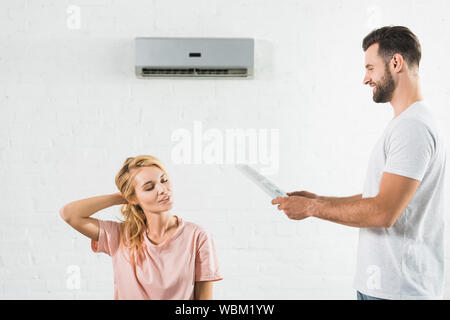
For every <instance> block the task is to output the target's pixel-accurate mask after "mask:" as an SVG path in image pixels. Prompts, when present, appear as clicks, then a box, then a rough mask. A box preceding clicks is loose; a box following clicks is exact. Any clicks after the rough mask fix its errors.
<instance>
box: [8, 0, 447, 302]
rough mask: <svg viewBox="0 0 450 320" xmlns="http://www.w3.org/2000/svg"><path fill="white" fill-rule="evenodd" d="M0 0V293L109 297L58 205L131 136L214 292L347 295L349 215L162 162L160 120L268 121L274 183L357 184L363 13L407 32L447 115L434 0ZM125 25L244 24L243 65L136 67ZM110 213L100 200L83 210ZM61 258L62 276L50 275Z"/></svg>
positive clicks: (224, 169) (369, 126) (210, 32)
mask: <svg viewBox="0 0 450 320" xmlns="http://www.w3.org/2000/svg"><path fill="white" fill-rule="evenodd" d="M71 5H75V6H78V7H79V8H80V10H81V11H80V17H81V20H80V28H79V29H71V28H70V24H69V23H68V18H69V14H68V13H67V9H68V7H69V6H71ZM0 6H1V9H0V161H1V164H2V165H1V167H0V181H1V184H0V185H1V187H0V191H1V192H0V195H1V196H0V197H1V199H2V201H1V206H0V208H1V209H0V298H1V299H16V298H19V299H32V298H37V299H50V298H52V299H72V298H75V299H101V298H106V299H111V298H112V297H113V278H112V276H113V274H112V266H111V261H110V257H108V256H106V255H104V254H94V253H92V252H91V250H90V241H89V239H87V238H86V237H84V236H83V235H81V234H79V233H77V232H76V231H75V230H73V229H71V228H70V227H69V226H68V225H67V224H65V222H63V221H62V219H61V218H60V217H59V213H58V210H59V208H60V207H61V206H62V205H63V204H65V203H67V202H70V201H73V200H76V199H80V198H84V197H89V196H94V195H100V194H106V193H112V192H116V189H115V185H114V176H115V174H116V172H117V170H118V169H119V167H120V165H121V164H122V162H123V161H124V159H125V158H126V157H128V156H135V155H138V154H153V155H156V156H158V157H160V158H161V159H162V160H163V161H164V162H165V163H166V165H167V167H168V169H169V173H170V174H171V176H172V177H173V179H174V188H175V208H174V213H176V214H178V215H180V216H182V217H184V218H185V219H186V220H191V221H193V222H196V223H198V224H200V225H203V226H204V227H205V228H207V229H208V230H209V231H210V232H211V233H212V234H213V235H214V239H215V243H216V246H217V252H218V256H219V260H220V262H221V267H222V271H223V274H224V277H225V280H224V281H221V282H218V283H216V285H215V294H214V295H215V297H216V298H221V299H233V298H237V299H246V298H250V299H251V298H254V299H260V298H261V299H283V298H285V299H314V298H321V299H333V298H338V299H354V298H355V292H354V290H353V289H352V287H351V284H352V280H353V273H354V270H355V259H356V258H355V253H356V245H357V235H358V232H357V229H353V228H349V227H344V226H340V225H336V224H332V223H327V222H324V221H319V220H313V219H310V220H305V221H289V220H288V219H287V218H285V217H284V216H283V215H282V214H281V213H280V212H278V211H277V210H276V209H275V207H272V206H271V205H270V199H269V198H268V197H267V196H266V195H265V194H263V193H262V192H261V191H260V190H258V189H256V188H254V187H253V186H252V184H251V182H249V181H247V180H245V179H244V178H243V177H242V176H241V175H240V174H239V173H237V172H236V171H234V169H233V168H231V167H229V166H226V165H206V164H199V165H187V164H186V165H176V164H174V163H173V162H172V159H171V150H172V147H173V146H174V143H173V142H172V141H171V134H172V133H173V132H174V130H176V129H179V128H185V129H187V130H190V131H191V132H192V130H193V124H194V121H201V123H202V125H203V129H204V130H207V129H218V130H220V131H221V132H225V130H226V129H236V128H240V129H254V130H258V129H272V128H273V129H278V130H279V135H280V145H279V149H278V152H279V170H278V172H277V174H275V175H272V176H271V177H272V178H273V179H274V180H276V181H277V182H278V183H279V184H280V185H281V186H283V187H284V188H285V189H286V190H298V189H306V190H310V191H312V192H316V193H318V194H321V195H329V196H346V195H353V194H357V193H360V192H362V185H363V179H364V175H365V169H366V165H367V160H368V157H369V152H370V150H371V148H372V145H373V144H374V143H375V141H376V139H377V137H378V135H379V134H380V133H381V132H382V130H383V128H384V126H385V124H386V122H387V121H388V120H389V119H390V117H391V116H392V109H391V107H390V106H389V105H376V104H374V103H373V102H372V99H371V94H370V92H369V90H368V89H366V88H364V86H363V85H362V79H363V73H364V67H363V63H364V55H363V52H362V49H361V41H362V38H363V37H364V36H365V35H366V34H367V33H368V32H369V31H370V29H371V27H374V26H375V25H377V24H382V25H387V24H404V25H407V26H409V27H410V28H411V29H412V30H413V31H414V32H415V33H416V34H417V35H418V36H419V39H420V40H421V42H422V46H423V60H422V66H421V74H422V84H423V90H424V93H425V96H426V98H427V99H428V100H429V102H430V103H431V104H432V106H433V109H434V110H433V111H434V112H435V114H436V117H437V118H438V120H439V121H440V122H441V123H442V124H443V125H446V124H447V123H448V121H449V120H450V111H449V104H448V101H449V100H450V91H449V89H448V81H447V75H448V74H449V72H450V70H449V66H448V64H446V63H444V62H445V61H446V60H447V59H448V58H447V56H448V51H449V49H450V40H449V38H448V37H445V36H443V37H442V38H439V37H436V30H450V21H449V18H448V16H447V14H446V13H447V12H448V11H449V9H450V3H449V2H448V1H447V0H440V1H437V0H436V1H402V3H401V4H400V3H392V2H390V1H374V2H373V3H372V2H367V1H332V0H328V1H325V0H324V1H320V2H318V1H300V0H297V1H294V0H289V1H283V2H282V3H281V2H280V1H269V0H265V1H261V0H258V1H256V0H252V1H250V0H243V1H226V0H202V1H200V0H193V1H188V2H187V1H181V0H178V1H163V0H156V1H133V2H130V1H125V0H115V1H114V0H101V1H100V0H98V1H91V0H90V1H80V0H78V1H77V0H73V1H60V0H58V1H56V0H53V1H50V0H47V1H44V0H28V1H24V0H9V1H6V0H4V1H2V2H1V5H0ZM136 36H183V37H184V36H199V37H202V36H205V37H207V36H208V37H209V36H210V37H252V38H254V39H255V78H254V79H253V80H195V79H194V80H187V79H179V80H156V79H154V80H148V81H146V80H139V79H136V78H135V76H134V69H133V68H134V38H135V37H136ZM443 129H444V132H445V134H446V136H447V138H448V141H450V135H449V134H450V129H448V127H444V126H443ZM448 149H449V150H450V148H448ZM449 199H450V197H449ZM449 199H447V203H448V202H449ZM119 214H120V212H119V208H118V207H113V208H108V209H106V210H104V211H102V212H99V213H97V214H96V215H95V217H97V218H100V219H115V218H114V217H115V216H118V215H119ZM448 248H449V245H448V243H447V251H448ZM72 265H73V266H77V267H79V271H80V280H81V281H80V287H79V289H77V288H75V289H70V285H68V281H69V282H70V281H71V280H73V273H71V271H70V269H69V267H70V266H72ZM68 271H69V273H68ZM449 271H450V261H449V259H448V258H447V265H446V273H447V275H448V274H449ZM445 297H446V298H449V297H450V284H448V283H447V284H446V286H445Z"/></svg>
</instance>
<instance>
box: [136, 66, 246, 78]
mask: <svg viewBox="0 0 450 320" xmlns="http://www.w3.org/2000/svg"><path fill="white" fill-rule="evenodd" d="M141 74H142V76H144V77H156V76H189V75H191V76H204V77H207V76H211V77H217V76H219V77H220V76H222V77H226V76H230V77H236V76H242V77H245V76H247V69H244V68H236V69H232V68H231V69H230V68H226V69H224V68H220V69H218V68H142V73H141Z"/></svg>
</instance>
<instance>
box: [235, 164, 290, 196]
mask: <svg viewBox="0 0 450 320" xmlns="http://www.w3.org/2000/svg"><path fill="white" fill-rule="evenodd" d="M236 167H237V169H238V170H239V171H241V172H242V173H243V174H245V175H246V176H247V177H248V178H249V179H250V180H252V181H253V182H254V183H256V184H257V185H258V186H259V187H260V188H261V189H263V190H264V192H265V193H267V194H268V195H269V196H271V197H272V199H275V198H278V197H287V196H288V195H287V194H286V193H285V192H284V191H281V190H280V188H278V187H277V186H276V185H275V184H274V183H273V182H272V181H270V180H269V179H267V178H266V177H264V176H263V175H262V174H260V173H259V172H258V171H256V170H255V169H253V168H252V167H250V166H249V165H247V164H237V165H236Z"/></svg>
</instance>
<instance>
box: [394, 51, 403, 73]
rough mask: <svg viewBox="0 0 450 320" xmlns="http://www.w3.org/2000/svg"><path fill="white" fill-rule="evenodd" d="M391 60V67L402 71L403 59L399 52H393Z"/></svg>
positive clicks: (396, 70)
mask: <svg viewBox="0 0 450 320" xmlns="http://www.w3.org/2000/svg"><path fill="white" fill-rule="evenodd" d="M391 62H392V67H393V69H394V71H395V72H400V71H402V69H403V66H404V63H405V61H404V60H403V57H402V55H401V54H398V53H396V54H394V56H393V57H392V60H391Z"/></svg>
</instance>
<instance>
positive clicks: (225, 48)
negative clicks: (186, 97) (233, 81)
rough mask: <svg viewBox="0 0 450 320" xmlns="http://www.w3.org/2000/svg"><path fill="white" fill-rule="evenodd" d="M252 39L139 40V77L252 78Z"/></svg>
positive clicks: (137, 53) (137, 56)
mask: <svg viewBox="0 0 450 320" xmlns="http://www.w3.org/2000/svg"><path fill="white" fill-rule="evenodd" d="M253 47H254V41H253V39H246V38H148V37H139V38H136V68H135V71H136V76H137V77H138V78H153V77H252V76H253Z"/></svg>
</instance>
